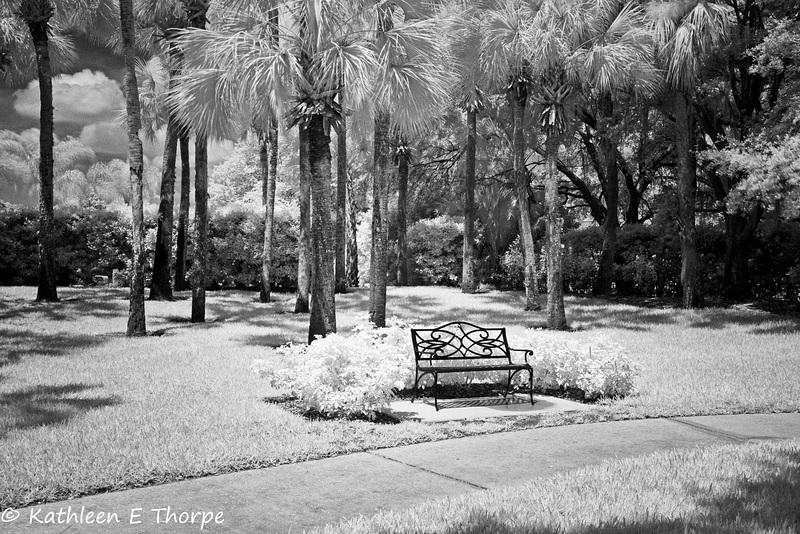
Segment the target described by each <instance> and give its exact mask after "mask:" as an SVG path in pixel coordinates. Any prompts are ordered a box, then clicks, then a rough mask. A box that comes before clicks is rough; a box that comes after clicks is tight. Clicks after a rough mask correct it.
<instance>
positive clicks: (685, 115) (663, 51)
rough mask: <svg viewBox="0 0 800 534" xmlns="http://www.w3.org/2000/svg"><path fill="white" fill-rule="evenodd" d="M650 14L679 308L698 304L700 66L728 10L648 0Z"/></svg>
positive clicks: (693, 0)
mask: <svg viewBox="0 0 800 534" xmlns="http://www.w3.org/2000/svg"><path fill="white" fill-rule="evenodd" d="M648 15H649V16H650V18H651V19H652V31H653V36H654V38H655V41H656V44H657V46H658V56H659V58H660V60H661V62H662V63H663V67H664V70H665V71H666V85H667V91H668V93H669V98H670V100H671V105H672V112H673V114H674V118H675V130H674V131H675V156H676V158H675V176H676V178H677V181H678V187H677V190H678V195H677V196H678V228H679V233H680V238H681V289H682V293H683V295H682V305H683V307H684V308H693V307H694V306H695V305H696V304H697V300H698V297H699V295H698V293H697V280H696V278H697V235H696V231H695V200H696V197H697V174H696V173H697V170H696V163H695V153H694V138H695V136H694V111H693V104H692V99H693V96H694V94H695V91H696V90H697V80H698V67H699V65H700V63H701V62H702V59H703V58H704V56H706V55H707V54H708V53H709V52H710V51H711V50H712V49H713V48H714V47H716V46H718V45H720V44H721V43H722V42H723V41H724V39H725V38H726V35H727V32H728V9H727V8H726V7H725V6H723V5H722V4H717V3H713V2H709V1H706V0H690V1H682V0H681V1H669V2H651V3H650V4H649V6H648Z"/></svg>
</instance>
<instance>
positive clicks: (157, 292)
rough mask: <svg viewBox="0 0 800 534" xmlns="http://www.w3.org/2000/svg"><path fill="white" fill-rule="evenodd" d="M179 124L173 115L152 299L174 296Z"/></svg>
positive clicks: (166, 148) (163, 175)
mask: <svg viewBox="0 0 800 534" xmlns="http://www.w3.org/2000/svg"><path fill="white" fill-rule="evenodd" d="M178 136H179V130H178V124H177V122H176V121H175V118H174V117H173V116H170V118H169V123H168V124H167V134H166V138H165V139H164V163H163V169H162V171H161V201H160V202H159V204H158V228H157V230H156V249H155V253H154V256H153V278H152V280H150V300H174V298H173V296H172V283H171V281H172V276H171V273H170V259H171V258H172V223H173V211H174V207H175V160H176V159H177V152H178Z"/></svg>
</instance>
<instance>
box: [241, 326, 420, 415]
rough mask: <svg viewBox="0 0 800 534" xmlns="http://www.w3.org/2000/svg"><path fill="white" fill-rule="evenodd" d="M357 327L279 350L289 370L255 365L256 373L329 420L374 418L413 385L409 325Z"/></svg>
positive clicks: (255, 363)
mask: <svg viewBox="0 0 800 534" xmlns="http://www.w3.org/2000/svg"><path fill="white" fill-rule="evenodd" d="M388 324H389V326H388V327H386V328H375V327H374V326H373V325H368V326H362V327H356V328H355V329H354V332H353V334H352V335H342V334H330V335H328V336H327V337H324V338H319V339H317V340H315V341H314V342H313V343H311V344H310V345H292V344H289V345H285V346H283V347H281V348H279V349H277V351H278V353H279V354H281V355H282V356H283V359H284V360H286V362H287V366H286V367H284V368H281V369H275V368H274V367H273V366H272V365H270V364H269V363H268V362H266V361H265V360H256V361H255V362H254V366H253V367H254V369H255V371H256V373H258V374H259V376H261V377H263V378H266V379H268V380H269V381H270V384H271V385H272V386H273V387H275V388H277V389H283V390H289V391H291V392H292V394H293V395H296V396H297V398H298V399H299V400H300V402H301V403H302V405H303V407H304V408H305V409H306V410H308V409H312V408H313V409H316V410H317V411H319V412H320V413H324V414H328V415H365V416H368V417H372V416H374V414H375V412H380V411H383V410H384V409H385V408H387V407H388V405H389V402H390V401H391V399H392V397H393V395H394V393H393V390H394V389H402V388H404V387H412V386H413V384H414V372H413V369H414V368H413V361H414V352H413V349H412V347H411V335H410V334H409V331H408V326H407V325H404V324H402V323H399V322H397V321H394V322H391V321H390V322H388Z"/></svg>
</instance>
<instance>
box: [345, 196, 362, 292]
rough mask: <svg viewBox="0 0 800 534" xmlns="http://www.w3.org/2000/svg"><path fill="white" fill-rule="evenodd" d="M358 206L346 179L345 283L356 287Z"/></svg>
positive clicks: (357, 281)
mask: <svg viewBox="0 0 800 534" xmlns="http://www.w3.org/2000/svg"><path fill="white" fill-rule="evenodd" d="M357 229H358V207H357V206H356V201H355V199H354V198H353V185H352V182H351V181H350V180H348V181H347V251H346V252H347V258H346V260H345V261H346V262H347V285H348V286H350V287H358V285H359V280H358V235H357V234H358V232H357Z"/></svg>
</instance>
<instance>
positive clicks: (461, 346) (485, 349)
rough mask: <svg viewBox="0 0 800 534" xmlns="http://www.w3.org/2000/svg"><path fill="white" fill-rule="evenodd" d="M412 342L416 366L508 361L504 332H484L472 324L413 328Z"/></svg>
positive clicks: (488, 330) (459, 323) (493, 329)
mask: <svg viewBox="0 0 800 534" xmlns="http://www.w3.org/2000/svg"><path fill="white" fill-rule="evenodd" d="M411 341H412V343H413V344H414V356H415V357H416V359H417V362H418V363H419V362H420V361H425V362H427V363H430V364H433V363H434V361H441V360H483V359H487V358H496V359H504V360H506V361H508V362H510V361H511V352H510V351H509V348H508V340H507V338H506V329H505V328H483V327H480V326H476V325H474V324H471V323H464V322H453V323H447V324H445V325H442V326H439V327H437V328H412V329H411Z"/></svg>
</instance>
